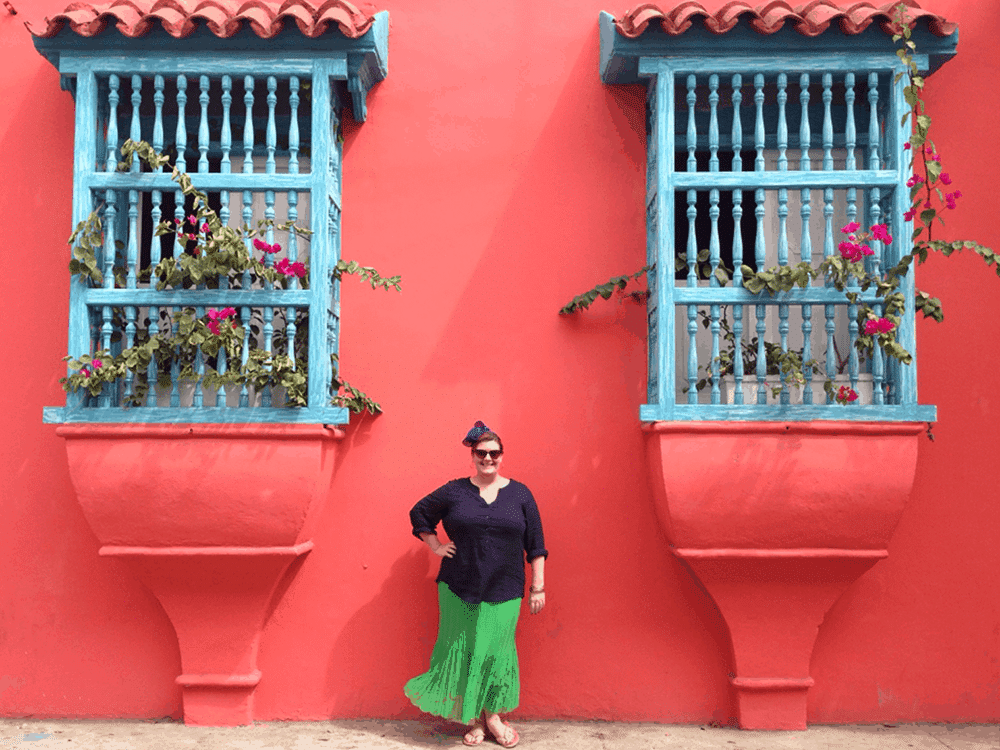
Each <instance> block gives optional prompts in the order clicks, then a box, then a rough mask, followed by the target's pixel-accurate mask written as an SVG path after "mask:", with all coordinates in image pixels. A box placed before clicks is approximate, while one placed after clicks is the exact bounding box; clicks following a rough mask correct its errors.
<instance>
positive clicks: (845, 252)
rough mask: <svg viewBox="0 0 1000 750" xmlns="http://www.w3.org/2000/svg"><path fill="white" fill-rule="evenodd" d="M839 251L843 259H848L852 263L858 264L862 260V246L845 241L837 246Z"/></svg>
mask: <svg viewBox="0 0 1000 750" xmlns="http://www.w3.org/2000/svg"><path fill="white" fill-rule="evenodd" d="M837 249H838V250H839V251H840V255H841V257H843V258H846V259H847V260H849V261H851V263H857V262H858V261H859V260H861V246H860V245H858V244H856V243H854V242H848V241H847V240H844V241H843V242H841V243H840V244H839V245H838V246H837Z"/></svg>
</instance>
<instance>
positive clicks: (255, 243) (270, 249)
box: [253, 237, 281, 254]
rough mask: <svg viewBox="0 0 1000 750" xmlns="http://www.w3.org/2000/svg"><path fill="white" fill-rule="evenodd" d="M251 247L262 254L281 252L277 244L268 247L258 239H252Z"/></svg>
mask: <svg viewBox="0 0 1000 750" xmlns="http://www.w3.org/2000/svg"><path fill="white" fill-rule="evenodd" d="M253 246H254V247H255V248H257V249H258V250H260V251H261V252H262V253H269V254H273V253H280V252H281V245H279V244H278V243H277V242H275V243H274V244H273V245H269V244H267V243H266V242H264V240H262V239H260V238H259V237H257V238H254V241H253Z"/></svg>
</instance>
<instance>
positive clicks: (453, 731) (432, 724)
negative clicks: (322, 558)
mask: <svg viewBox="0 0 1000 750" xmlns="http://www.w3.org/2000/svg"><path fill="white" fill-rule="evenodd" d="M517 727H518V729H519V731H520V733H521V742H520V744H519V745H518V747H524V748H532V749H533V750H640V749H641V750H680V749H681V748H683V750H910V749H911V748H912V749H913V750H944V749H945V748H947V749H948V750H997V749H998V748H1000V726H998V725H996V724H992V725H984V724H900V725H885V724H876V725H847V726H815V727H811V728H810V729H808V730H806V731H802V732H751V731H741V730H738V729H720V728H713V727H707V726H692V725H674V724H648V723H644V724H623V723H607V722H597V721H524V722H518V723H517ZM442 746H447V747H456V746H457V747H459V748H461V747H462V729H461V727H459V726H458V725H456V724H451V723H448V722H443V721H434V720H428V721H382V720H366V721H322V722H287V723H286V722H274V723H267V724H255V725H254V726H250V727H230V728H211V727H186V726H184V725H183V724H179V723H175V722H142V721H65V720H44V719H39V720H35V719H31V720H29V719H0V748H18V749H19V750H48V749H49V748H63V749H66V750H69V749H72V748H79V749H80V750H189V749H199V750H200V749H202V748H205V749H206V750H308V749H309V748H323V749H324V750H387V749H388V750H401V749H402V748H418V749H423V748H436V747H442ZM482 747H483V748H484V750H490V748H497V747H499V746H498V745H497V744H496V743H494V742H492V741H490V740H487V741H486V742H485V743H484V744H483V745H482Z"/></svg>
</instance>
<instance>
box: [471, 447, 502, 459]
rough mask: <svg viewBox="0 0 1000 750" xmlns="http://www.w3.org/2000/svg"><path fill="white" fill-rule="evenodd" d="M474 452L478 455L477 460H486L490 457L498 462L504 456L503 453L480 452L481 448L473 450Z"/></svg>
mask: <svg viewBox="0 0 1000 750" xmlns="http://www.w3.org/2000/svg"><path fill="white" fill-rule="evenodd" d="M472 452H473V453H475V454H476V458H486V457H487V456H489V457H490V458H492V459H493V460H494V461H496V460H497V459H498V458H500V456H502V455H503V451H483V450H479V448H475V449H473V451H472Z"/></svg>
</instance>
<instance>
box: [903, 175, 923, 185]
mask: <svg viewBox="0 0 1000 750" xmlns="http://www.w3.org/2000/svg"><path fill="white" fill-rule="evenodd" d="M923 181H924V178H923V177H921V176H920V175H918V174H915V175H913V176H912V177H910V179H908V180H907V181H906V187H913V186H914V185H919V184H920V183H921V182H923Z"/></svg>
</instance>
